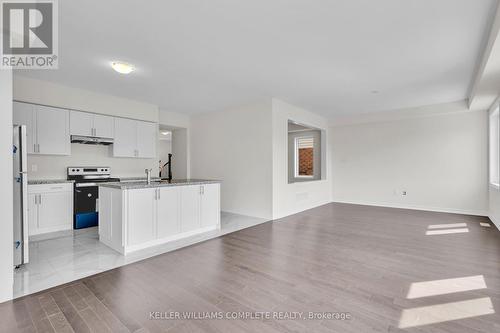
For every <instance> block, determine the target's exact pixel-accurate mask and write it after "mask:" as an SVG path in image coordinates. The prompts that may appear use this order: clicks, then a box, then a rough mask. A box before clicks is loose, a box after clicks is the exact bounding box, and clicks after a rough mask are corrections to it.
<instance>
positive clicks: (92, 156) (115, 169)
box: [28, 143, 158, 179]
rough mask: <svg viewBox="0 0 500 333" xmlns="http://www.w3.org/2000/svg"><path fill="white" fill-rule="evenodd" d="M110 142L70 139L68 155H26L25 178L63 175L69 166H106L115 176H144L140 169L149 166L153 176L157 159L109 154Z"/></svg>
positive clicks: (63, 176)
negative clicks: (106, 144) (69, 154)
mask: <svg viewBox="0 0 500 333" xmlns="http://www.w3.org/2000/svg"><path fill="white" fill-rule="evenodd" d="M111 149H113V148H112V146H93V145H84V144H78V143H73V144H71V156H50V155H28V178H31V179H59V178H66V168H67V167H69V166H107V167H110V168H111V173H112V175H113V176H115V177H135V176H144V170H145V169H148V168H152V169H153V175H155V176H156V173H157V170H158V161H157V159H139V158H116V157H112V155H111V152H112V150H111Z"/></svg>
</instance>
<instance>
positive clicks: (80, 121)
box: [70, 111, 114, 139]
mask: <svg viewBox="0 0 500 333" xmlns="http://www.w3.org/2000/svg"><path fill="white" fill-rule="evenodd" d="M70 116H71V135H82V136H95V137H100V138H109V139H112V138H114V118H113V117H110V116H103V115H99V114H93V113H87V112H81V111H71V112H70Z"/></svg>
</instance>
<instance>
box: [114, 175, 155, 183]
mask: <svg viewBox="0 0 500 333" xmlns="http://www.w3.org/2000/svg"><path fill="white" fill-rule="evenodd" d="M116 178H120V182H122V183H123V182H141V181H142V182H145V181H146V177H145V176H142V177H116ZM151 180H156V181H158V180H160V177H151Z"/></svg>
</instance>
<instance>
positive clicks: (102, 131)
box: [94, 114, 115, 139]
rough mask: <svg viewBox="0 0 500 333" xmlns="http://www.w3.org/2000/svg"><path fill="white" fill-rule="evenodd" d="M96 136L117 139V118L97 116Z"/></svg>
mask: <svg viewBox="0 0 500 333" xmlns="http://www.w3.org/2000/svg"><path fill="white" fill-rule="evenodd" d="M94 135H95V136H97V137H100V138H108V139H113V138H114V137H115V118H114V117H110V116H103V115H100V114H95V115H94Z"/></svg>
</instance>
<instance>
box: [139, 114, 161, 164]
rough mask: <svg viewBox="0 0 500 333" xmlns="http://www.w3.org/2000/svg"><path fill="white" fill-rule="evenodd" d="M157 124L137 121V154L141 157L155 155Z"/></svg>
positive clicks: (153, 156) (152, 156)
mask: <svg viewBox="0 0 500 333" xmlns="http://www.w3.org/2000/svg"><path fill="white" fill-rule="evenodd" d="M157 141H158V125H157V124H154V123H147V122H143V121H138V122H137V155H138V157H142V158H155V157H156V142H157Z"/></svg>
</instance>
